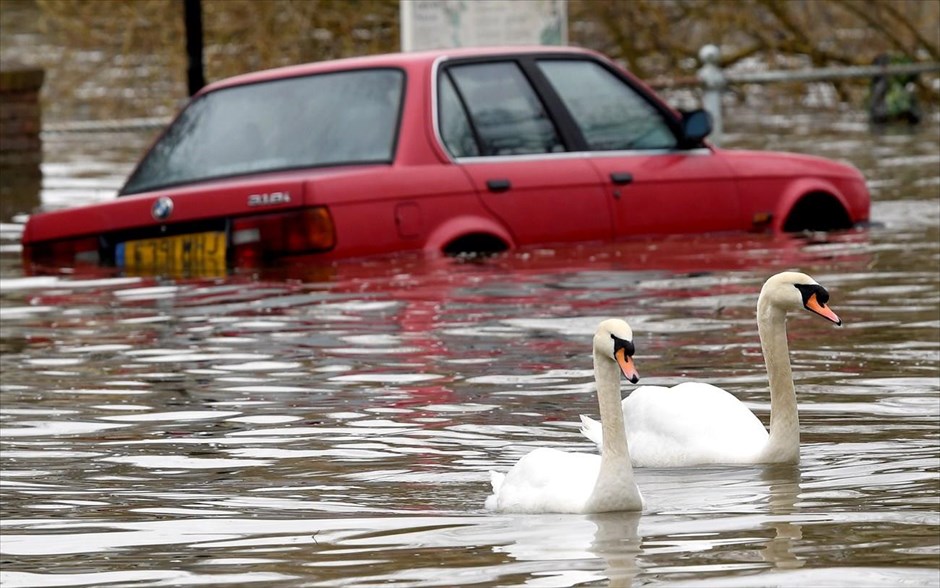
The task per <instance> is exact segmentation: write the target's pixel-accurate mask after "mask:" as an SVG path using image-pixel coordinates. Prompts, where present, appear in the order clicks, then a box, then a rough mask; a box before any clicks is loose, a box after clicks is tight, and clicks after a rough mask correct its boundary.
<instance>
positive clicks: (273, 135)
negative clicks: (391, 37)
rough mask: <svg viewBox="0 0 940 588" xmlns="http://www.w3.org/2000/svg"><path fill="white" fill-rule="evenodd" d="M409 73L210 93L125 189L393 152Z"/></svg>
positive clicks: (326, 77) (355, 74)
mask: <svg viewBox="0 0 940 588" xmlns="http://www.w3.org/2000/svg"><path fill="white" fill-rule="evenodd" d="M403 88H404V73H403V72H402V71H400V70H397V69H370V70H356V71H348V72H339V73H330V74H319V75H314V76H305V77H296V78H287V79H281V80H275V81H269V82H263V83H257V84H251V85H244V86H236V87H231V88H226V89H223V90H218V91H215V92H210V93H208V94H206V95H204V96H202V97H201V98H199V99H197V100H195V101H194V102H192V103H191V104H190V105H189V106H188V107H187V108H186V110H184V111H183V112H182V113H181V114H180V116H179V117H178V118H177V119H176V121H174V123H173V124H172V126H171V127H170V128H169V129H168V130H167V132H166V133H165V134H164V135H163V136H162V137H161V138H160V140H159V141H158V142H157V143H156V144H155V145H154V146H153V148H152V149H151V150H150V152H149V153H148V154H147V156H146V157H145V158H144V160H143V161H142V162H141V163H140V165H139V166H138V167H137V169H136V170H135V171H134V173H133V175H132V176H131V177H130V179H129V180H128V181H127V184H126V185H125V186H124V188H123V189H122V190H121V194H136V193H139V192H144V191H147V190H153V189H157V188H162V187H167V186H173V185H180V184H186V183H190V182H198V181H201V180H207V179H210V178H219V177H226V176H234V175H243V174H251V173H259V172H266V171H273V170H282V169H291V168H300V167H311V166H324V165H346V164H355V163H376V162H385V163H390V162H391V161H392V159H393V157H394V152H395V139H396V134H397V133H396V131H397V128H398V120H399V112H400V110H401V101H402V90H403Z"/></svg>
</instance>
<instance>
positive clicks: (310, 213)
mask: <svg viewBox="0 0 940 588" xmlns="http://www.w3.org/2000/svg"><path fill="white" fill-rule="evenodd" d="M231 243H232V247H233V249H234V250H235V261H236V265H253V262H255V261H260V259H259V258H264V257H271V256H280V255H293V254H298V253H315V252H318V251H327V250H329V249H332V248H333V246H334V245H335V244H336V234H335V231H334V228H333V217H331V216H330V211H329V210H327V208H326V207H323V206H317V207H313V208H305V209H303V210H299V211H293V212H285V213H277V214H265V215H259V216H249V217H242V218H236V219H234V220H233V221H232V240H231Z"/></svg>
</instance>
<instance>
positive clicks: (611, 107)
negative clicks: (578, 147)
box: [537, 58, 749, 236]
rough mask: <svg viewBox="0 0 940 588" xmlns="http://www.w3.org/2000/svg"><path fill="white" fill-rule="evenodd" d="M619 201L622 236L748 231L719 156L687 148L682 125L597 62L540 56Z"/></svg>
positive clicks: (618, 225) (541, 69)
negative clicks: (683, 142)
mask: <svg viewBox="0 0 940 588" xmlns="http://www.w3.org/2000/svg"><path fill="white" fill-rule="evenodd" d="M537 69H538V70H539V72H541V73H542V74H543V75H544V76H545V77H546V78H547V80H548V82H549V83H550V84H551V86H552V88H553V89H554V91H555V92H556V93H557V94H558V96H559V98H560V99H561V101H562V102H563V103H564V105H565V106H566V108H567V110H568V112H569V113H570V115H571V118H572V119H573V123H574V124H575V126H576V127H577V128H578V130H579V131H580V134H581V136H582V137H583V140H584V143H585V145H584V148H585V149H587V150H588V151H589V154H590V157H589V161H590V162H591V164H592V165H593V166H594V167H595V168H596V170H597V173H598V175H599V179H600V182H601V183H602V185H603V186H604V190H605V192H606V193H607V194H609V196H610V198H611V202H612V204H613V207H612V208H613V210H612V216H613V220H614V231H615V233H616V235H617V236H630V235H642V234H665V233H690V232H691V233H698V232H711V231H725V230H740V229H746V228H747V227H748V226H749V225H747V224H745V223H744V220H745V219H742V217H741V211H740V203H739V200H738V198H739V197H738V190H737V185H736V182H735V179H734V177H733V173H732V170H731V169H730V167H729V166H728V165H727V164H726V163H725V162H724V161H723V159H722V157H721V155H720V152H715V151H712V150H711V149H709V148H707V147H705V146H702V145H699V146H696V147H695V148H691V149H689V148H685V146H683V145H681V140H680V131H679V127H678V121H677V120H676V119H675V116H674V115H672V114H671V113H670V112H668V111H666V110H665V109H664V108H663V107H662V106H661V105H658V104H657V103H656V101H655V99H653V98H651V97H650V96H649V95H648V94H647V92H646V90H643V89H641V88H640V87H639V86H638V85H637V86H635V85H632V84H630V83H628V81H627V80H626V79H625V78H623V77H621V76H619V75H617V74H616V73H615V72H614V71H612V70H611V69H609V68H608V67H606V66H604V65H602V64H601V63H599V62H597V61H594V60H591V59H570V58H568V59H558V58H552V59H547V58H546V59H539V60H538V61H537Z"/></svg>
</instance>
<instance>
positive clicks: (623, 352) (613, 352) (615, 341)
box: [594, 319, 640, 384]
mask: <svg viewBox="0 0 940 588" xmlns="http://www.w3.org/2000/svg"><path fill="white" fill-rule="evenodd" d="M634 352H635V348H634V346H633V330H632V329H630V325H628V324H627V322H626V321H622V320H620V319H607V320H606V321H604V322H602V323H601V324H600V325H598V326H597V332H596V333H595V334H594V354H595V355H596V356H599V357H605V358H607V359H609V360H611V361H613V362H615V363H616V364H617V365H618V366H619V367H620V373H622V374H623V377H624V378H626V379H627V380H628V381H629V382H630V383H631V384H636V383H637V382H639V381H640V374H638V373H637V371H636V365H634V363H633V354H634Z"/></svg>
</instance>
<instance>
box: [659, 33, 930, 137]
mask: <svg viewBox="0 0 940 588" xmlns="http://www.w3.org/2000/svg"><path fill="white" fill-rule="evenodd" d="M698 57H699V61H700V62H701V63H702V67H701V68H700V69H699V70H698V75H697V77H696V78H695V80H692V81H691V83H685V84H681V85H700V86H701V88H702V108H704V109H705V110H707V111H708V112H709V114H711V116H712V134H711V136H710V139H711V141H712V142H713V143H715V144H718V143H720V142H721V138H722V133H723V127H724V121H723V118H722V109H721V96H722V94H723V93H724V91H725V90H726V89H727V88H728V86H729V85H732V84H771V83H776V82H826V81H833V80H836V79H843V78H872V79H878V78H880V79H882V80H884V79H887V78H889V77H891V76H904V75H916V74H919V73H928V72H940V63H896V64H885V65H865V66H845V67H823V68H811V69H797V70H777V71H762V72H751V73H732V72H725V71H724V70H723V69H722V68H721V66H720V65H719V61H720V58H721V53H720V51H719V49H718V47H716V46H715V45H705V46H704V47H702V48H701V49H700V50H699V53H698ZM678 85H680V84H673V87H676V86H678Z"/></svg>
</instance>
